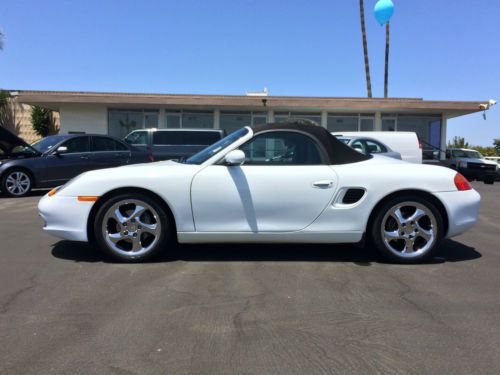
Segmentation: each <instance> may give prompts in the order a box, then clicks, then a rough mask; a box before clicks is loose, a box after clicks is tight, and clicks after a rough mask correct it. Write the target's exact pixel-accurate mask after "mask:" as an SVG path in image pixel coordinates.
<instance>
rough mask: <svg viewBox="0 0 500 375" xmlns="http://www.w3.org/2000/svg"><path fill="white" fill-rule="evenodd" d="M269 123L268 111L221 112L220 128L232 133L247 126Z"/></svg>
mask: <svg viewBox="0 0 500 375" xmlns="http://www.w3.org/2000/svg"><path fill="white" fill-rule="evenodd" d="M266 123H267V114H266V112H239V111H238V112H229V111H228V112H221V114H220V124H219V125H220V128H221V129H224V130H225V131H226V134H230V133H232V132H234V131H236V130H238V129H241V128H243V127H245V126H253V125H262V124H266Z"/></svg>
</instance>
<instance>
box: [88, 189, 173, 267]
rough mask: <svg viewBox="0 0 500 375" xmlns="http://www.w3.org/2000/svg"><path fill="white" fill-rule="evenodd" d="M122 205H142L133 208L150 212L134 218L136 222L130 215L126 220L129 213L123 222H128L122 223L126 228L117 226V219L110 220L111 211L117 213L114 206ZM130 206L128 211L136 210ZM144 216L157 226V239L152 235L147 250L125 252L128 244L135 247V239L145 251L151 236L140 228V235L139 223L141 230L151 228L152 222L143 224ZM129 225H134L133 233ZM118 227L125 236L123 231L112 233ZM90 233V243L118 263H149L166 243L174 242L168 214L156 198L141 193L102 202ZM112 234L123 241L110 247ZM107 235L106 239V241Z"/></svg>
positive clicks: (118, 196) (121, 207)
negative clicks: (148, 226) (91, 241)
mask: <svg viewBox="0 0 500 375" xmlns="http://www.w3.org/2000/svg"><path fill="white" fill-rule="evenodd" d="M123 202H125V203H127V202H142V203H145V204H142V203H141V204H136V205H135V207H137V206H142V207H145V206H149V207H150V209H148V210H147V211H145V213H143V214H141V215H139V216H137V217H136V219H135V220H134V218H132V216H130V218H129V219H126V217H127V215H128V214H127V213H125V214H124V216H125V217H124V219H126V220H127V221H126V222H125V224H127V225H128V228H127V226H125V227H124V226H120V224H119V223H118V221H117V220H114V218H113V217H110V211H112V212H116V210H115V207H117V205H119V207H120V209H123V208H127V204H123V205H121V206H120V204H121V203H123ZM130 204H131V205H132V206H131V207H132V208H131V210H134V211H135V208H133V207H134V206H133V203H130ZM121 212H122V211H121ZM145 214H148V215H149V217H150V218H151V219H150V221H151V222H154V223H156V224H159V233H158V235H157V236H154V237H155V239H154V240H151V241H152V242H151V243H150V245H149V246H150V249H148V250H147V251H144V252H141V250H139V251H137V252H135V251H134V249H130V250H127V247H128V246H129V245H130V246H131V247H133V246H134V243H136V242H137V238H139V242H141V243H142V246H144V247H145V248H147V247H148V246H146V245H145V244H144V241H143V240H144V238H145V236H146V235H151V234H150V233H147V232H145V231H144V230H145V228H142V230H143V232H142V233H141V232H140V231H141V225H139V224H142V225H143V226H144V227H146V225H154V223H153V224H144V223H143V221H144V219H145V218H144V216H142V215H145ZM139 217H140V218H139ZM105 221H106V222H105ZM115 222H116V223H115ZM132 225H133V226H134V229H135V231H134V230H132V229H131V226H132ZM113 227H114V228H113ZM118 228H122V229H124V228H127V230H126V231H125V232H127V235H126V236H125V235H123V236H122V233H123V234H124V233H125V232H121V229H120V230H118V231H116V232H115V230H117V229H118ZM93 230H94V232H93V233H94V238H93V240H94V241H95V243H96V244H97V245H98V246H99V248H100V249H101V250H102V251H103V252H104V253H105V254H107V255H109V256H110V257H111V258H113V259H114V260H117V261H120V262H128V263H136V262H143V261H146V260H151V259H153V258H154V257H156V256H158V254H159V253H160V252H161V251H162V250H163V249H164V248H165V247H166V245H167V244H169V243H172V241H173V231H172V223H171V220H170V218H169V216H168V214H167V213H166V212H165V209H164V208H163V205H162V204H161V202H158V201H157V200H156V199H155V198H153V197H151V196H149V195H147V194H142V193H130V194H120V195H117V196H115V197H111V198H109V199H107V200H106V201H105V202H104V203H102V205H101V206H100V207H99V209H98V211H97V214H96V215H95V219H94V224H93ZM130 233H134V234H135V236H134V237H133V238H132V237H131V235H130ZM111 235H118V236H119V237H120V236H122V237H123V240H120V242H117V243H116V244H114V247H113V244H111V240H108V238H111ZM106 236H107V237H108V238H106ZM156 238H157V239H156ZM148 239H149V236H148V237H146V240H148ZM153 242H154V243H153Z"/></svg>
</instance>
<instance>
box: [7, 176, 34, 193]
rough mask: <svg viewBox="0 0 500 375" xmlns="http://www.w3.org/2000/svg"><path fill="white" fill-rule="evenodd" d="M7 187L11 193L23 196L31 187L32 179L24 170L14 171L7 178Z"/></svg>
mask: <svg viewBox="0 0 500 375" xmlns="http://www.w3.org/2000/svg"><path fill="white" fill-rule="evenodd" d="M5 187H6V189H7V190H8V191H9V193H10V194H12V195H15V196H21V195H24V194H26V193H27V192H28V191H29V190H30V189H31V179H30V177H29V176H28V175H27V174H26V173H24V172H22V171H14V172H12V173H10V174H9V175H8V176H7V178H6V179H5Z"/></svg>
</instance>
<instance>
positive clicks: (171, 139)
mask: <svg viewBox="0 0 500 375" xmlns="http://www.w3.org/2000/svg"><path fill="white" fill-rule="evenodd" d="M182 133H183V132H180V131H174V132H162V131H157V132H154V133H153V145H161V146H166V145H183V144H185V143H184V141H183V135H182Z"/></svg>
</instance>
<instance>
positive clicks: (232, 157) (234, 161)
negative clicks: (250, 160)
mask: <svg viewBox="0 0 500 375" xmlns="http://www.w3.org/2000/svg"><path fill="white" fill-rule="evenodd" d="M224 160H225V162H226V164H227V165H242V164H243V163H244V162H245V153H244V152H243V151H241V150H233V151H230V152H228V153H227V154H226V157H225V158H224Z"/></svg>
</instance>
